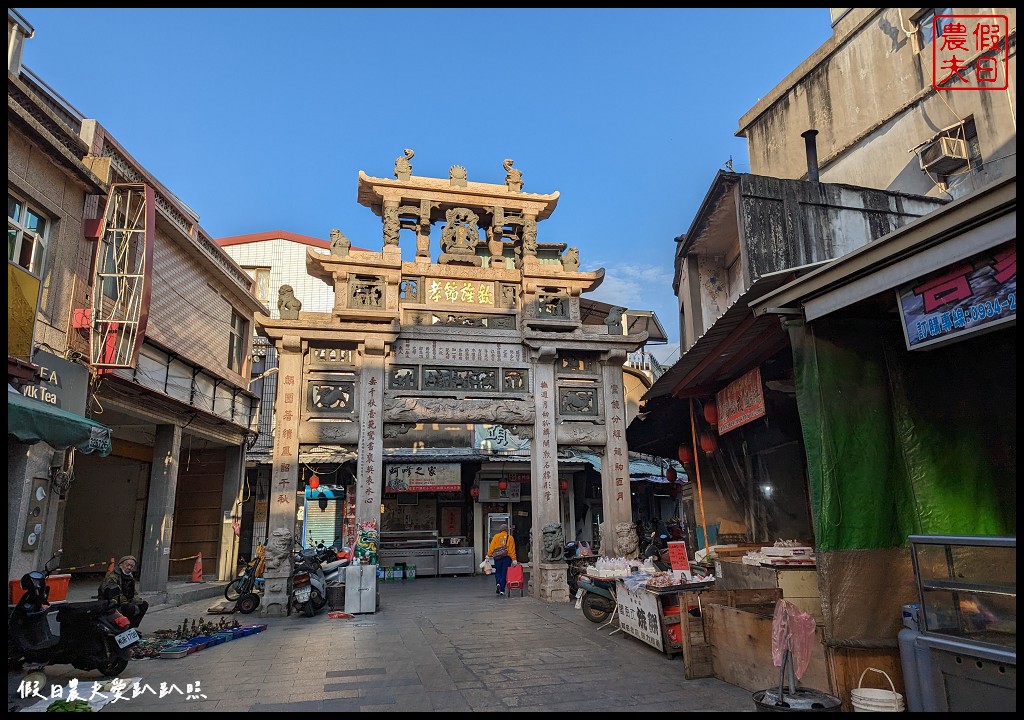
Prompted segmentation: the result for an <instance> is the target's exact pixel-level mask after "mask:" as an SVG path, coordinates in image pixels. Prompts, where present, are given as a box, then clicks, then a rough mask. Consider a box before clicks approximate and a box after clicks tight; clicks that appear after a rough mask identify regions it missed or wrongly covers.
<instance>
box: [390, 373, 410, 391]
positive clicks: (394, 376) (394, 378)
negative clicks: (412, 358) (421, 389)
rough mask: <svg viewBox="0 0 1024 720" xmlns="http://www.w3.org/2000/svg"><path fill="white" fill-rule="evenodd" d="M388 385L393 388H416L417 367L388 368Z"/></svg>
mask: <svg viewBox="0 0 1024 720" xmlns="http://www.w3.org/2000/svg"><path fill="white" fill-rule="evenodd" d="M388 387H389V388H391V389H392V390H415V389H416V368H408V367H393V368H389V369H388Z"/></svg>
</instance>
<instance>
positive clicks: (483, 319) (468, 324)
mask: <svg viewBox="0 0 1024 720" xmlns="http://www.w3.org/2000/svg"><path fill="white" fill-rule="evenodd" d="M405 317H406V323H407V324H409V325H418V326H424V325H427V326H431V327H458V328H467V329H468V328H486V329H489V330H515V328H516V319H515V318H514V317H513V316H511V315H466V314H461V313H434V312H426V311H424V312H409V313H407V314H406V316H405Z"/></svg>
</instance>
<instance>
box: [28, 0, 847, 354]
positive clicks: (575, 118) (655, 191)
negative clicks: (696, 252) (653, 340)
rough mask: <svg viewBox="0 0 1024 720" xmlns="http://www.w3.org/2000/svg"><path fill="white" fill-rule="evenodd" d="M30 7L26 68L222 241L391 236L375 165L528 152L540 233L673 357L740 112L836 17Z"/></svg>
mask: <svg viewBox="0 0 1024 720" xmlns="http://www.w3.org/2000/svg"><path fill="white" fill-rule="evenodd" d="M19 12H21V13H22V15H23V16H24V17H25V18H26V19H27V20H28V21H29V23H31V24H32V25H33V26H34V27H35V30H36V35H35V37H34V38H32V39H30V40H28V41H27V42H26V47H25V54H24V64H25V66H27V67H28V68H29V69H30V70H31V71H33V72H34V73H36V74H37V75H38V76H39V77H40V78H42V80H43V81H44V82H46V83H47V84H49V85H50V86H51V87H52V88H53V89H54V90H56V91H57V92H58V93H60V94H61V95H62V96H63V97H64V98H65V99H66V100H67V101H68V102H69V103H70V104H71V105H73V106H74V107H76V108H77V109H78V110H79V111H80V112H82V113H83V114H84V115H85V116H86V117H88V118H94V119H96V120H98V121H99V122H100V124H102V125H103V126H104V127H106V128H107V129H108V131H110V132H111V133H112V134H113V136H114V137H115V138H116V139H117V140H118V142H120V143H121V144H122V145H123V146H124V147H125V148H126V149H127V150H128V152H130V153H131V154H132V155H133V156H134V157H135V158H136V159H137V160H138V161H139V162H141V163H142V164H143V165H144V166H145V167H146V168H147V169H148V170H149V171H151V172H152V173H153V174H154V175H155V176H156V177H157V178H158V179H159V180H160V182H162V183H163V184H164V185H165V186H166V187H167V188H168V189H170V190H171V191H172V192H173V193H175V194H176V195H177V196H178V197H179V198H181V200H182V201H183V202H185V203H186V204H187V205H188V206H189V207H191V208H192V209H193V210H194V211H196V212H197V213H198V214H199V216H200V223H201V224H202V226H203V228H204V229H205V230H206V231H207V232H208V233H209V234H210V235H211V236H212V237H214V238H219V237H227V236H231V235H243V234H248V233H256V232H263V231H270V230H287V231H290V232H295V233H301V234H303V235H311V236H313V237H319V238H324V239H326V238H327V237H328V233H329V231H330V229H331V228H332V227H338V228H340V229H341V230H342V231H343V232H344V233H345V234H346V235H347V236H348V237H349V239H350V240H351V241H352V242H353V244H355V245H358V246H360V247H364V248H367V249H371V250H379V249H380V246H381V244H382V241H381V222H380V220H379V218H377V217H376V216H374V215H373V214H372V213H371V212H370V210H369V209H368V208H365V207H363V206H361V205H359V204H358V203H357V202H356V187H357V177H358V172H359V171H360V170H363V171H365V172H366V173H367V174H368V175H371V176H376V177H386V178H391V177H393V171H394V161H395V158H397V157H398V156H400V155H401V154H402V150H403V148H412V149H413V150H414V151H415V153H416V155H415V157H414V158H413V160H412V165H413V175H420V176H430V177H441V178H444V177H447V176H448V168H449V167H450V166H452V165H463V166H465V167H466V169H467V175H468V179H469V180H471V181H476V182H490V183H503V182H504V177H505V171H504V169H503V168H502V160H503V159H504V158H513V159H514V160H515V167H516V168H518V169H519V170H521V171H522V173H523V182H524V187H523V190H524V191H525V192H534V193H552V192H555V191H556V190H557V191H558V192H559V194H560V198H559V201H558V207H557V208H556V209H555V212H554V214H553V215H552V216H551V218H550V219H548V220H546V221H544V222H542V223H540V224H539V225H538V240H539V241H540V242H564V243H567V244H568V245H575V246H577V247H579V249H580V260H581V269H583V270H594V269H596V268H599V267H603V268H605V271H606V276H605V281H604V283H603V284H602V286H601V287H600V288H599V289H598V290H597V291H596V292H594V293H592V294H590V295H589V297H591V298H593V299H595V300H601V301H604V302H609V303H615V304H621V305H625V306H628V307H631V308H636V309H648V310H654V311H655V313H656V314H657V315H658V317H659V319H660V320H661V322H662V325H663V326H664V327H665V329H666V331H667V332H668V334H669V338H670V343H672V344H671V345H670V346H666V347H663V348H654V347H652V348H649V349H651V350H655V351H656V353H657V355H658V356H659V357H660V358H661V359H662V360H666V359H668V360H675V359H677V358H678V354H673V352H674V351H675V349H676V347H677V344H678V340H679V329H678V321H677V319H676V299H675V297H674V295H673V294H672V285H671V282H672V262H673V255H674V251H675V243H674V240H673V239H674V238H675V237H676V236H677V235H679V234H680V233H683V232H685V231H686V230H687V228H688V227H689V225H690V222H691V221H692V219H693V216H694V214H695V212H696V210H697V208H698V207H699V205H700V202H701V200H702V199H703V197H704V195H705V193H706V192H707V189H708V187H709V185H710V183H711V181H712V179H713V178H714V175H715V173H716V172H717V171H718V170H719V169H721V168H722V167H723V166H724V165H725V163H726V161H728V160H729V159H730V157H731V158H732V161H733V167H734V168H735V169H736V170H738V171H741V172H745V171H747V170H749V166H748V162H747V153H746V141H745V140H743V139H741V138H737V137H735V135H734V133H735V132H736V129H737V127H738V121H739V118H740V116H741V115H743V114H744V113H745V112H746V111H748V110H749V109H750V108H751V107H753V105H754V104H755V103H756V102H757V100H758V99H759V98H760V97H761V96H763V95H765V94H767V93H768V91H770V90H771V89H772V88H773V87H775V85H777V84H778V83H779V82H781V81H782V80H783V78H785V76H786V75H787V74H788V73H789V72H790V71H791V70H793V69H794V68H795V67H796V66H797V65H798V64H799V63H800V62H802V61H803V60H804V59H806V58H807V57H808V56H809V55H810V54H811V53H812V52H814V50H816V49H817V48H818V47H819V46H820V45H821V44H822V43H823V42H825V40H827V39H828V37H829V36H830V35H831V28H830V25H829V13H828V10H827V9H825V8H811V9H786V8H782V9H778V8H774V9H772V8H768V9H749V8H744V9H696V10H686V9H667V10H659V9H647V8H641V9H623V8H618V9H615V8H598V9H593V8H592V9H584V10H570V9H559V8H552V9H540V8H523V9H496V10H491V9H452V8H445V9H410V8H401V9H381V10H370V9H354V10H341V9H329V10H316V9H306V8H300V9H280V8H279V9H242V10H227V9H197V8H184V9H126V10H115V9H104V8H99V9H91V8H90V9H68V8H24V9H19ZM798 131H799V129H794V132H798ZM439 232H440V229H439V228H435V231H434V236H435V237H439ZM402 246H403V255H404V256H405V257H406V258H407V259H411V257H412V254H413V252H414V250H415V248H414V247H413V239H412V237H411V236H410V237H406V233H403V237H402ZM432 250H433V253H434V255H435V256H436V254H437V252H438V249H437V245H436V240H435V244H434V247H433V248H432Z"/></svg>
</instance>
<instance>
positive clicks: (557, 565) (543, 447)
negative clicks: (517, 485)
mask: <svg viewBox="0 0 1024 720" xmlns="http://www.w3.org/2000/svg"><path fill="white" fill-rule="evenodd" d="M557 356H558V351H557V350H556V349H555V348H554V347H549V346H543V347H541V348H539V349H538V350H537V352H536V353H535V362H534V366H533V373H534V386H533V387H534V396H533V397H534V403H535V407H536V413H537V416H536V418H535V420H534V441H533V443H532V446H531V447H532V452H531V476H532V477H531V481H530V483H531V492H530V495H531V498H532V504H531V509H532V511H533V547H532V548H531V550H532V551H533V554H532V560H531V571H530V594H531V595H533V596H534V597H536V598H538V599H540V600H543V601H545V602H566V601H567V600H568V599H569V588H568V586H567V585H566V582H565V563H564V562H563V561H562V559H561V557H560V551H561V548H557V550H558V551H559V557H558V558H552V557H550V556H548V554H547V553H546V551H545V549H544V526H545V525H548V524H550V523H554V524H556V525H558V526H559V527H561V517H560V515H559V508H558V503H559V502H560V500H559V492H558V439H557V435H558V432H557V426H556V423H557V422H558V421H557V417H556V415H557V407H556V402H555V397H556V388H555V358H556V357H557Z"/></svg>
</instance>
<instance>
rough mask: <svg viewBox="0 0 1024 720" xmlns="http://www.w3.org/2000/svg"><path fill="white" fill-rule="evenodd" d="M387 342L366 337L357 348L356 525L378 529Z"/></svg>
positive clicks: (381, 479) (381, 481)
mask: <svg viewBox="0 0 1024 720" xmlns="http://www.w3.org/2000/svg"><path fill="white" fill-rule="evenodd" d="M386 353H387V343H385V341H384V340H383V339H381V338H373V337H371V338H367V340H366V341H365V342H364V343H363V346H362V348H361V349H360V356H361V357H360V368H359V402H360V405H361V407H360V411H359V459H358V462H357V467H356V525H357V528H366V527H371V526H372V528H373V529H374V530H376V531H377V533H378V539H379V532H380V504H381V497H382V495H381V494H382V492H383V489H382V485H383V478H384V472H383V470H384V468H383V465H382V462H383V460H382V458H383V452H382V449H383V442H384V417H383V412H382V406H383V400H384V361H385V355H386Z"/></svg>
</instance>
